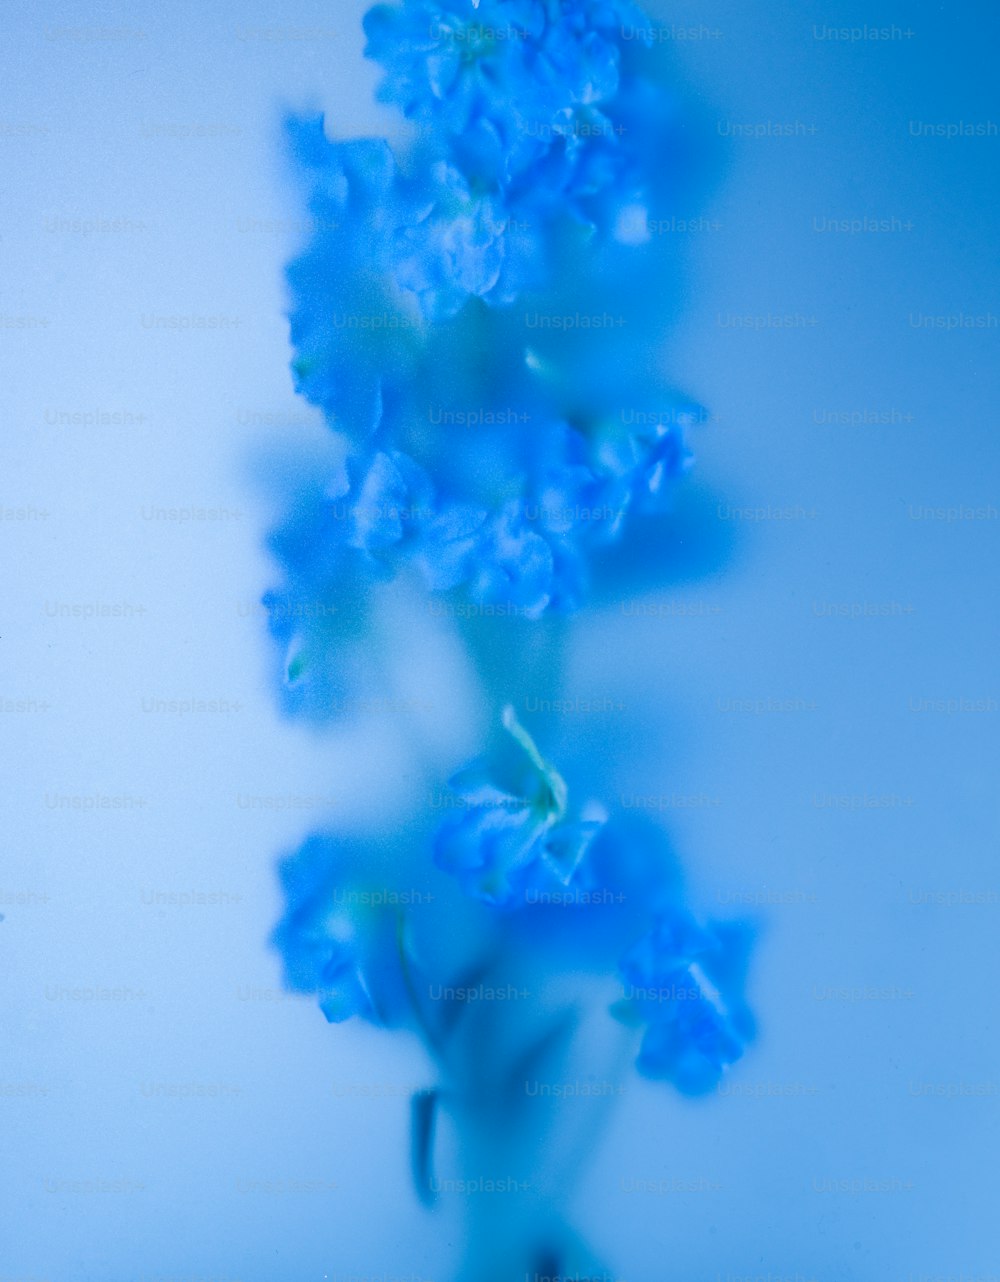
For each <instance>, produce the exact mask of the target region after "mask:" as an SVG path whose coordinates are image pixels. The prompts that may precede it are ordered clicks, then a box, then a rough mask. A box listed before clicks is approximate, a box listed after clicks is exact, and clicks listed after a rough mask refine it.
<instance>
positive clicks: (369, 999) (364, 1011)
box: [272, 834, 409, 1025]
mask: <svg viewBox="0 0 1000 1282" xmlns="http://www.w3.org/2000/svg"><path fill="white" fill-rule="evenodd" d="M279 873H280V877H281V884H282V889H283V891H284V896H285V913H284V916H283V917H282V919H281V921H280V922H279V923H278V926H277V927H276V928H275V931H274V934H273V936H272V942H273V943H274V945H275V947H276V948H277V949H278V951H279V953H280V954H281V957H282V960H283V962H284V970H285V983H286V985H287V987H288V988H289V989H291V990H292V991H293V992H298V993H315V994H316V998H317V1001H318V1003H319V1007H320V1009H321V1010H322V1012H323V1014H324V1015H325V1016H326V1018H327V1019H328V1020H329V1021H330V1022H331V1023H340V1022H342V1021H343V1020H345V1019H349V1018H350V1016H352V1015H360V1016H361V1017H362V1018H364V1019H367V1020H370V1021H371V1022H373V1023H376V1024H387V1025H392V1024H396V1023H399V1022H400V1021H401V1020H402V1019H403V1018H404V1017H405V1015H406V1012H407V1009H408V1006H409V1002H408V996H407V984H406V974H405V971H404V968H405V967H406V966H407V965H409V962H408V959H407V958H406V956H405V954H404V952H403V943H402V939H403V936H402V932H401V925H400V918H399V913H398V911H396V910H395V909H394V908H393V907H392V906H391V905H387V904H386V902H385V901H386V895H385V893H384V891H383V892H377V893H372V892H371V891H367V890H366V889H365V888H364V882H363V881H362V882H360V883H359V882H358V881H357V880H355V878H354V877H353V876H352V874H351V871H350V865H349V862H348V859H347V858H346V854H345V848H344V843H343V842H342V841H339V840H338V839H337V838H336V837H333V836H330V835H328V834H318V835H314V836H312V837H310V838H308V840H307V841H306V842H305V843H304V844H303V845H302V846H301V848H300V849H299V850H297V851H296V852H295V853H294V854H292V855H289V856H288V857H287V858H286V859H284V860H283V861H282V862H281V864H280V866H279Z"/></svg>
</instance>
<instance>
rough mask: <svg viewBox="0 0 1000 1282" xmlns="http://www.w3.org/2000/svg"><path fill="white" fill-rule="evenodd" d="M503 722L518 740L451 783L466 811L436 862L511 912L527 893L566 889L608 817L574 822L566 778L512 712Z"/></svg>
mask: <svg viewBox="0 0 1000 1282" xmlns="http://www.w3.org/2000/svg"><path fill="white" fill-rule="evenodd" d="M503 725H504V728H505V730H507V732H508V733H509V735H510V737H511V740H512V744H511V748H512V751H511V752H510V753H509V754H508V756H507V759H506V760H505V761H504V762H503V763H502V764H499V765H498V764H497V763H493V762H491V763H487V762H485V761H480V762H476V763H474V764H473V765H471V766H469V767H467V768H466V769H465V770H462V771H460V772H459V773H458V774H457V775H455V776H454V778H452V779H451V781H450V783H449V786H450V787H451V789H452V791H453V792H454V793H455V796H456V799H457V803H458V804H459V806H460V808H461V810H462V813H461V814H460V815H459V816H458V817H457V818H455V819H451V820H448V821H447V822H446V823H445V824H443V825H442V827H441V828H440V830H439V831H438V834H437V838H436V841H435V848H434V862H435V863H436V864H437V866H438V867H439V868H441V869H443V870H444V871H445V872H449V873H452V874H453V875H454V876H456V877H457V878H458V880H459V884H460V885H461V887H462V889H463V890H464V891H465V893H466V894H468V895H470V896H472V897H473V898H475V899H481V900H484V901H485V902H486V903H489V904H494V905H497V906H507V907H509V906H511V905H512V904H513V903H514V902H515V901H516V900H518V899H520V900H521V902H523V901H524V896H525V893H526V891H527V890H528V889H529V888H540V887H553V886H560V885H561V886H566V885H568V884H569V883H570V882H571V881H572V880H573V877H574V874H575V873H576V871H577V868H578V867H579V865H580V863H581V860H582V859H583V858H584V856H585V854H586V852H587V847H588V846H589V845H590V843H591V841H592V840H593V838H594V836H595V835H596V834H597V832H598V831H599V830H600V827H601V823H602V822H603V820H602V819H600V818H596V817H584V818H581V819H578V820H575V821H570V820H568V819H567V818H566V815H567V789H566V784H565V782H564V780H563V779H562V778H561V776H560V775H559V774H558V773H557V772H556V770H555V769H554V768H553V767H552V766H551V765H550V764H549V763H548V762H546V761H545V760H544V759H543V758H542V757H541V755H540V754H539V752H538V748H537V747H536V746H535V743H534V741H533V740H532V738H531V736H530V735H529V734H528V733H527V731H526V730H525V729H524V727H523V726H522V725H521V724H520V723H519V722H518V720H517V717H516V716H515V715H514V711H513V709H512V708H507V709H505V711H504V715H503ZM498 775H499V776H502V779H501V782H499V783H498V782H497V781H496V780H497V776H498Z"/></svg>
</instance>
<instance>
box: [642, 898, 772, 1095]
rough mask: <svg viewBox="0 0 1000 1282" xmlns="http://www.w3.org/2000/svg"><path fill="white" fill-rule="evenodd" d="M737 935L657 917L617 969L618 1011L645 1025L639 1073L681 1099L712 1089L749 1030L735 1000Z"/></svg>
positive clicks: (679, 916) (681, 915)
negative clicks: (621, 991) (621, 998)
mask: <svg viewBox="0 0 1000 1282" xmlns="http://www.w3.org/2000/svg"><path fill="white" fill-rule="evenodd" d="M746 943H747V941H746V937H745V934H744V932H743V931H742V930H741V929H740V928H738V927H734V926H723V925H712V926H701V925H699V924H698V923H697V922H695V921H694V920H693V918H691V917H690V916H689V915H688V914H687V913H685V912H683V911H681V910H678V909H675V910H671V911H668V912H665V913H663V914H662V915H661V916H660V917H659V919H658V921H657V923H656V924H655V926H654V927H653V928H652V929H651V930H650V931H649V933H648V934H646V935H645V936H643V938H642V939H640V940H639V942H638V943H637V944H635V946H634V947H633V948H632V949H631V950H630V951H629V953H628V954H627V955H626V957H625V958H624V960H623V961H622V964H621V973H622V977H623V980H624V984H625V1002H624V1006H625V1009H626V1010H627V1011H628V1013H629V1014H630V1015H632V1016H634V1017H636V1018H637V1019H639V1020H640V1021H641V1022H643V1023H645V1024H646V1031H645V1033H644V1035H643V1039H642V1046H641V1049H640V1052H639V1059H638V1067H639V1070H640V1072H642V1073H644V1074H646V1075H647V1076H649V1077H654V1078H662V1079H665V1080H667V1081H670V1082H672V1083H673V1084H674V1085H675V1086H676V1087H677V1089H678V1090H680V1091H683V1092H684V1093H685V1094H689V1095H698V1094H702V1093H704V1092H705V1091H709V1090H712V1089H713V1088H714V1087H715V1085H716V1084H717V1082H718V1081H719V1079H720V1077H721V1076H722V1074H723V1073H724V1071H725V1070H726V1069H727V1068H728V1067H729V1065H730V1064H732V1063H734V1062H735V1061H736V1060H738V1059H739V1058H740V1056H741V1055H742V1054H743V1048H744V1046H745V1044H746V1042H747V1041H748V1040H749V1039H750V1037H751V1036H752V1033H753V1023H752V1020H751V1017H750V1014H749V1011H748V1010H747V1008H746V1005H745V1003H744V1001H743V998H742V994H741V984H742V964H743V958H744V954H745V950H746Z"/></svg>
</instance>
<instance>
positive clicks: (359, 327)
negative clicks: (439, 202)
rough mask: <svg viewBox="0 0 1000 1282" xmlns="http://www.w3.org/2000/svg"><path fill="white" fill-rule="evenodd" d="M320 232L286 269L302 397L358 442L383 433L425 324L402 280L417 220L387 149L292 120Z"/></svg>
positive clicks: (311, 120) (375, 142)
mask: <svg viewBox="0 0 1000 1282" xmlns="http://www.w3.org/2000/svg"><path fill="white" fill-rule="evenodd" d="M288 127H289V132H290V135H291V138H292V141H293V146H294V150H295V154H296V158H297V160H298V161H299V163H300V165H301V166H302V167H303V168H304V170H305V172H306V174H307V176H308V180H309V183H310V193H309V204H310V213H311V215H312V219H313V223H314V227H315V231H314V234H313V236H312V239H311V241H310V243H309V245H308V247H307V249H306V250H305V252H304V253H302V254H301V255H300V256H299V257H297V258H296V259H294V260H293V261H292V263H291V264H290V265H289V267H288V273H287V274H288V282H289V285H290V287H291V293H292V310H291V314H290V320H291V340H292V346H293V348H294V350H295V356H294V360H293V362H292V371H293V373H294V376H295V386H296V390H297V391H298V392H300V393H301V395H303V396H304V397H305V398H306V400H308V401H310V402H311V403H312V404H314V405H318V406H319V407H320V408H321V409H323V410H324V412H325V413H326V415H327V417H328V419H329V420H330V422H331V423H332V424H334V425H336V426H337V427H338V428H340V429H341V430H343V431H344V432H346V433H347V434H348V435H349V436H351V437H352V438H353V439H361V440H364V439H365V438H367V437H368V436H370V435H371V433H372V432H374V430H375V429H376V428H377V426H378V424H379V422H380V420H381V416H382V404H383V398H384V396H385V395H386V393H387V389H389V388H391V387H392V386H393V385H394V384H395V383H398V382H399V381H401V380H404V379H405V378H406V377H407V374H408V372H409V369H410V366H411V362H412V359H413V355H414V352H415V350H416V349H417V348H418V347H419V342H420V330H421V326H422V319H421V314H420V309H419V306H418V305H417V300H416V298H415V296H414V295H413V293H412V292H410V291H408V290H406V289H404V288H402V287H401V285H400V284H399V282H398V280H397V276H396V249H395V246H396V239H397V236H398V234H399V232H400V229H401V228H402V227H404V226H408V225H409V224H410V223H412V222H413V221H414V219H415V218H416V211H415V210H414V209H413V208H412V206H411V205H410V203H409V201H408V199H407V196H406V194H405V192H404V189H403V184H402V182H401V179H400V176H399V173H398V169H397V166H396V161H395V158H394V157H393V155H392V152H391V150H390V148H389V145H388V143H386V142H384V141H382V140H376V139H359V140H356V141H351V142H340V143H331V142H329V141H328V140H327V139H326V137H325V135H324V132H323V124H322V120H321V118H309V119H302V120H299V119H293V120H291V121H290V122H289V126H288Z"/></svg>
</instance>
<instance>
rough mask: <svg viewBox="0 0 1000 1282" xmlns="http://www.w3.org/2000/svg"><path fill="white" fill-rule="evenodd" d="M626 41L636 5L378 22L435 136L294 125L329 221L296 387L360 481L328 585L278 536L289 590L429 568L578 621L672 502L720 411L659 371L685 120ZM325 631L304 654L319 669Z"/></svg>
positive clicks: (371, 21)
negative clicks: (661, 202)
mask: <svg viewBox="0 0 1000 1282" xmlns="http://www.w3.org/2000/svg"><path fill="white" fill-rule="evenodd" d="M626 24H628V25H629V27H630V28H633V29H634V27H635V15H634V13H633V12H632V10H631V8H630V7H629V6H628V5H627V4H625V3H622V2H620V0H481V3H480V4H479V6H478V7H476V5H475V3H474V0H447V3H445V4H440V3H437V0H404V3H403V4H402V6H400V7H387V6H379V7H377V8H375V9H373V10H372V11H371V12H370V13H369V15H368V18H367V21H366V29H367V32H368V38H369V47H368V52H369V54H370V55H371V56H372V57H374V58H377V59H378V60H379V61H380V62H382V63H383V64H384V66H385V67H386V78H385V82H384V85H383V91H382V92H383V96H384V97H385V98H386V99H387V100H388V101H390V102H393V103H395V104H397V105H398V106H399V107H401V108H402V109H403V111H404V112H405V113H406V114H407V115H408V116H410V117H411V118H412V119H413V120H414V121H415V122H416V123H417V124H418V126H419V128H418V133H417V137H416V139H415V140H414V141H413V142H411V143H410V144H408V145H407V146H404V147H401V148H399V149H397V151H396V152H394V151H393V149H392V148H390V146H389V144H388V143H386V142H385V141H382V140H375V139H360V140H354V141H348V142H334V141H331V140H330V139H328V138H327V136H326V134H325V132H324V126H323V122H322V120H320V119H317V118H302V119H294V120H292V121H291V122H290V124H289V132H290V137H291V140H292V149H293V152H294V156H295V160H296V163H297V166H298V168H299V170H300V172H301V173H302V174H303V177H304V180H305V185H306V189H307V195H308V200H309V205H310V211H311V216H312V220H311V221H312V227H313V232H312V235H311V237H310V240H309V243H308V244H307V245H306V247H305V248H304V249H303V251H302V252H301V253H300V254H299V255H298V256H297V257H296V258H295V259H294V261H293V262H292V263H291V265H290V267H289V269H288V281H289V286H290V292H291V311H290V321H291V342H292V347H293V362H292V368H293V373H294V378H295V384H296V388H297V390H298V391H299V392H300V393H301V395H303V396H304V397H305V398H306V399H307V400H308V401H310V402H311V403H313V404H315V405H316V406H318V407H319V408H321V409H322V411H323V413H324V415H325V417H326V419H327V422H328V423H329V425H330V427H331V428H332V429H333V431H334V432H335V433H337V434H338V436H339V437H340V438H341V439H342V440H343V442H344V445H345V449H346V451H347V454H348V461H347V467H346V471H345V473H344V474H343V475H341V476H337V477H335V478H332V479H331V483H330V485H329V487H328V491H327V497H328V499H329V504H328V508H327V510H326V511H325V512H323V511H319V512H317V522H316V526H315V528H314V529H313V530H312V532H311V534H310V539H311V542H313V543H319V544H322V545H323V546H322V549H321V550H319V551H317V552H315V553H310V559H311V560H312V562H313V563H314V565H315V566H316V568H317V571H318V572H319V573H318V577H317V578H315V579H309V578H305V579H303V577H302V568H303V567H302V558H301V557H300V558H298V561H297V562H296V557H295V554H294V552H293V553H292V554H291V557H290V558H289V559H286V557H285V547H286V545H287V539H286V540H285V541H284V543H282V541H281V539H280V537H279V540H278V543H277V546H276V550H277V551H278V554H279V557H281V559H282V560H283V561H284V562H285V567H286V570H287V571H288V579H289V582H288V584H287V585H286V586H284V587H283V588H281V589H279V590H278V595H279V596H282V597H284V598H290V597H291V596H293V595H294V594H295V593H298V599H299V600H300V601H301V600H311V601H329V600H331V599H335V598H331V594H332V593H335V591H336V589H337V584H338V583H340V582H342V581H343V580H357V579H358V576H361V577H360V580H359V582H361V583H362V584H363V582H364V579H365V576H367V577H368V579H369V581H371V580H372V579H375V578H379V577H390V578H391V577H394V576H396V575H398V574H401V573H405V572H406V571H408V570H409V569H411V568H413V569H415V570H416V571H417V572H419V573H420V574H421V575H422V577H423V580H424V582H425V584H426V586H427V588H428V589H430V590H431V591H434V592H453V593H456V594H458V595H459V596H461V597H464V598H465V599H467V600H468V601H470V602H472V603H474V604H484V605H488V606H494V605H498V606H503V607H505V608H507V609H509V610H512V611H516V612H519V613H522V614H524V615H525V616H526V617H528V618H536V617H538V616H540V615H541V614H543V613H545V612H546V611H554V612H558V613H566V612H569V611H572V610H574V609H576V608H577V607H578V606H579V605H580V603H581V601H582V599H583V596H584V593H585V590H586V584H587V577H588V574H587V571H588V564H589V561H590V559H591V558H592V555H593V552H594V550H595V549H596V548H598V547H600V546H601V545H603V544H606V543H608V542H611V541H614V540H616V539H618V538H620V537H621V535H622V533H623V531H624V530H625V529H626V527H627V526H629V524H630V523H632V522H633V521H634V519H635V518H636V517H638V516H640V515H642V514H649V513H656V512H659V511H662V510H664V508H665V506H666V505H667V504H668V503H669V501H670V497H671V493H672V488H673V482H674V481H675V480H676V479H677V478H678V477H679V476H680V475H681V474H682V473H683V472H684V471H685V469H686V467H687V466H688V461H689V455H688V447H687V444H686V440H685V429H686V427H687V426H688V425H689V424H690V423H692V422H695V421H697V418H698V409H697V407H696V406H694V405H692V404H691V403H690V402H688V401H687V400H686V399H685V398H684V397H682V396H679V395H678V394H676V393H675V392H674V391H673V390H672V389H671V388H670V387H669V385H667V384H666V383H665V382H664V380H663V379H662V377H661V375H660V372H659V369H660V359H661V358H660V348H661V342H662V339H663V336H664V332H665V327H666V319H667V318H665V317H664V315H663V307H662V304H661V302H660V301H659V289H658V286H659V284H660V283H661V281H662V278H663V271H664V268H663V265H662V262H661V258H660V256H659V252H658V251H659V247H658V246H657V245H656V244H655V243H654V241H653V239H652V238H651V237H650V235H649V231H648V214H649V210H650V208H651V206H652V204H653V203H654V202H655V201H656V199H657V192H658V191H660V189H661V188H662V186H663V183H664V181H665V180H664V178H663V176H662V172H663V171H664V170H665V169H669V165H668V163H667V161H668V151H667V141H666V140H667V137H668V122H669V117H670V109H669V101H668V98H667V95H666V94H665V93H664V92H663V91H662V89H659V88H657V87H654V86H653V85H652V84H651V83H650V82H649V81H647V79H645V78H644V76H643V75H642V74H641V68H639V67H636V66H633V65H632V64H633V62H634V61H635V60H636V59H637V57H638V55H639V53H640V50H639V49H638V47H637V44H638V42H635V41H629V42H627V41H625V40H624V39H623V36H622V32H623V30H624V29H625V26H626ZM627 280H632V281H633V282H635V283H636V286H637V287H636V288H634V289H631V290H623V289H622V284H623V282H625V281H627ZM640 285H641V287H639V286H640ZM623 297H627V298H629V299H630V300H631V302H630V305H629V307H628V308H627V309H624V310H623V303H622V300H623ZM626 312H627V314H626ZM622 372H627V380H626V383H625V386H624V388H623V385H622V380H621V374H622ZM637 407H639V408H640V412H638V413H637V412H636V409H637ZM331 510H333V511H331ZM339 510H346V511H347V512H348V514H349V515H348V518H347V519H346V520H342V519H338V517H337V515H336V512H337V511H339ZM289 604H294V601H291V600H289ZM285 631H286V632H287V631H288V629H285ZM309 631H310V630H309V628H308V627H306V628H297V629H293V632H294V635H293V636H291V637H289V638H284V637H283V639H287V640H288V644H289V645H290V647H291V648H292V649H293V650H295V651H312V652H315V651H316V650H317V648H318V647H317V646H316V645H314V644H312V643H311V641H310V636H309ZM299 670H300V672H301V673H302V674H306V672H307V669H306V667H305V666H304V665H302V664H300V665H299Z"/></svg>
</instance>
